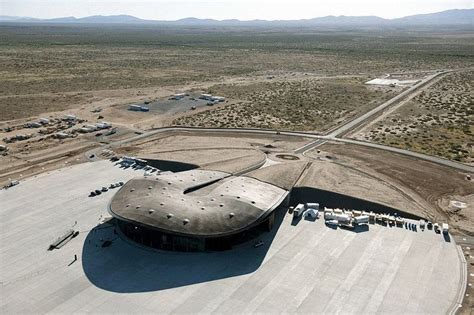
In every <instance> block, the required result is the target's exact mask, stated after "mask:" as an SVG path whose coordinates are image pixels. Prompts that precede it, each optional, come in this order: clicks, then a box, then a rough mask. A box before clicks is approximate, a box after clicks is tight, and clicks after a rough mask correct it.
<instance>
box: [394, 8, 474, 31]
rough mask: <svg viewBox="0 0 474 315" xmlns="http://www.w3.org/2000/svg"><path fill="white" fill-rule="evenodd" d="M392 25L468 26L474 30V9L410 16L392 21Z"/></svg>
mask: <svg viewBox="0 0 474 315" xmlns="http://www.w3.org/2000/svg"><path fill="white" fill-rule="evenodd" d="M392 23H395V24H404V25H435V24H452V25H456V24H470V25H471V26H472V27H473V28H474V9H469V10H448V11H442V12H437V13H431V14H417V15H410V16H406V17H403V18H399V19H393V20H392Z"/></svg>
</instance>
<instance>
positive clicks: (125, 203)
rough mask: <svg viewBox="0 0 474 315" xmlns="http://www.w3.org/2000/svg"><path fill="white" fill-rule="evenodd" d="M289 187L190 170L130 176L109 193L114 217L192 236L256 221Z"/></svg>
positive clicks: (234, 229) (237, 228) (227, 231)
mask: <svg viewBox="0 0 474 315" xmlns="http://www.w3.org/2000/svg"><path fill="white" fill-rule="evenodd" d="M287 194H288V191H286V190H284V189H281V188H279V187H276V186H274V185H271V184H267V183H264V182H261V181H259V180H257V179H255V178H250V177H242V176H238V177H236V176H232V175H230V174H228V173H224V172H219V171H207V170H190V171H185V172H179V173H171V174H160V175H157V176H154V177H148V178H143V177H141V178H135V179H132V180H130V181H129V182H127V183H126V184H125V185H124V186H123V187H122V188H121V189H120V190H119V191H118V192H117V193H116V195H115V196H114V197H113V199H112V201H111V203H110V205H109V211H110V212H111V214H112V215H113V216H115V217H117V218H119V219H122V220H127V221H131V222H135V223H138V224H143V225H147V226H149V227H152V228H155V229H158V230H162V231H166V232H169V233H176V234H182V235H190V236H191V235H192V236H225V235H230V234H234V233H237V232H239V231H241V230H243V229H246V228H248V227H249V226H251V225H253V224H255V223H257V222H259V219H260V218H263V217H264V216H265V215H266V214H268V213H269V212H270V211H272V210H273V209H274V208H276V207H277V206H278V205H279V204H280V203H281V202H282V201H283V199H284V198H285V197H286V196H287Z"/></svg>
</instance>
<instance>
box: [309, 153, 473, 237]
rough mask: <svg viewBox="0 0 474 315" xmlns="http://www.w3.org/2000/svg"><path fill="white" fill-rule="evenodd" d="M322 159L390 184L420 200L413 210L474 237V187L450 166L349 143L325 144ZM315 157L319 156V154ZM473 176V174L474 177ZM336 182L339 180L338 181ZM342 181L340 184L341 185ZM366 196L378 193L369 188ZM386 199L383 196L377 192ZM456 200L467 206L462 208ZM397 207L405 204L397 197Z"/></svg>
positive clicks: (413, 204)
mask: <svg viewBox="0 0 474 315" xmlns="http://www.w3.org/2000/svg"><path fill="white" fill-rule="evenodd" d="M322 149H323V150H324V151H325V152H324V153H322V154H321V156H325V155H326V154H329V155H330V156H332V159H333V160H334V161H335V163H337V164H339V165H341V166H344V167H348V168H349V169H356V170H357V172H363V173H366V174H368V175H369V176H371V177H374V178H376V179H377V180H378V181H382V182H385V183H389V185H390V186H393V187H396V188H397V189H399V190H400V191H402V192H403V193H404V194H407V195H409V196H411V198H414V199H415V200H422V202H419V201H418V204H415V203H412V205H411V207H416V208H418V209H417V210H416V211H421V212H423V213H424V214H425V215H426V216H428V217H429V218H430V219H432V220H433V221H434V222H448V223H449V224H450V225H451V227H453V228H454V230H457V231H458V232H462V233H467V234H469V235H474V185H473V182H472V179H471V180H467V179H466V175H469V174H464V173H462V172H460V171H456V170H453V169H451V168H449V167H444V166H439V165H436V164H433V163H430V162H425V161H418V160H416V159H413V158H409V157H405V156H401V155H397V154H393V153H389V152H384V151H380V150H375V149H371V148H365V147H361V146H355V145H348V144H325V145H324V146H323V147H322ZM313 154H315V157H317V155H316V153H314V152H313ZM473 175H474V174H470V176H471V178H472V177H473ZM335 181H336V180H335ZM342 181H343V180H340V181H338V182H342ZM366 189H367V190H366V193H367V194H368V195H370V193H369V191H370V192H375V191H376V190H378V188H376V186H373V187H372V186H368V187H366ZM376 195H379V197H378V198H383V193H382V192H380V193H376ZM453 201H460V202H462V203H463V204H464V205H463V206H461V207H459V206H455V204H453ZM394 202H395V203H396V204H398V203H400V202H403V201H402V199H398V198H395V200H394Z"/></svg>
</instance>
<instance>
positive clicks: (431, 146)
mask: <svg viewBox="0 0 474 315" xmlns="http://www.w3.org/2000/svg"><path fill="white" fill-rule="evenodd" d="M473 87H474V71H462V72H455V73H451V74H449V75H447V76H445V77H444V78H442V79H441V80H440V81H438V82H437V83H436V84H434V85H432V86H430V87H429V88H427V89H426V90H424V91H423V92H422V93H421V94H419V95H418V96H416V97H415V98H414V99H412V100H411V101H409V102H408V103H407V104H405V105H403V106H402V107H400V108H398V109H397V110H395V111H394V112H393V113H391V114H390V115H388V116H386V117H385V118H384V119H382V120H381V121H379V122H377V123H376V124H375V125H371V126H368V127H367V128H365V129H362V130H361V131H360V132H359V133H358V134H356V136H355V138H357V139H361V140H369V141H373V142H377V143H382V144H386V145H390V146H395V147H399V148H403V149H409V150H413V151H417V152H422V153H427V154H430V155H437V156H440V157H443V158H447V159H451V160H455V161H460V162H463V163H466V164H473V163H474V124H473V121H474V107H473V106H474V103H473V97H474V92H473Z"/></svg>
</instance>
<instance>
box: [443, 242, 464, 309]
mask: <svg viewBox="0 0 474 315" xmlns="http://www.w3.org/2000/svg"><path fill="white" fill-rule="evenodd" d="M456 250H457V252H458V257H459V262H460V264H459V268H460V279H459V280H460V285H459V289H458V292H457V294H456V299H455V300H454V301H453V303H452V304H451V307H450V308H449V309H448V312H447V313H448V314H450V315H454V314H456V313H457V312H458V310H459V308H460V307H461V305H462V302H463V300H464V295H465V293H466V286H467V262H466V257H464V255H463V252H462V248H461V246H460V245H456Z"/></svg>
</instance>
